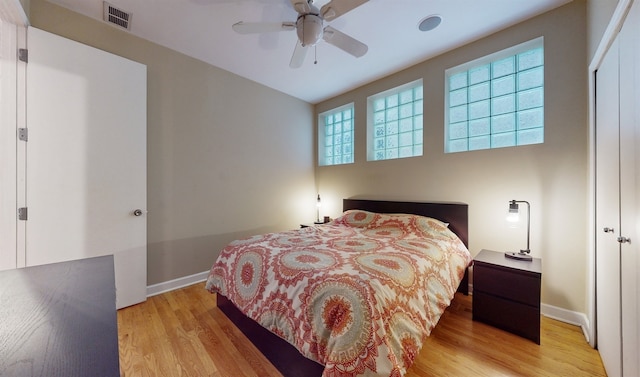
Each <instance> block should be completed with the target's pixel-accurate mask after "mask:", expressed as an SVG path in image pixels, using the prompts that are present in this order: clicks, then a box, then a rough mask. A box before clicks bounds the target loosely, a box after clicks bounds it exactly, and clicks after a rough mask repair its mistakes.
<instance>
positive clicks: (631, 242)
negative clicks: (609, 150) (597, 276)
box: [618, 1, 640, 376]
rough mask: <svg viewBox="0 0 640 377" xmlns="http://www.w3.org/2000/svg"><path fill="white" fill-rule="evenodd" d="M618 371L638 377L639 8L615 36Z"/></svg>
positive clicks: (638, 5)
mask: <svg viewBox="0 0 640 377" xmlns="http://www.w3.org/2000/svg"><path fill="white" fill-rule="evenodd" d="M618 38H619V40H620V42H619V43H620V240H619V241H620V259H621V263H620V264H621V287H620V288H621V293H620V297H621V305H622V308H621V310H622V312H621V318H622V371H623V375H624V376H640V326H639V325H638V322H639V321H640V315H639V314H640V309H639V305H640V297H639V296H640V274H639V272H638V271H640V257H639V256H638V255H639V254H640V234H639V232H640V194H639V193H638V190H639V187H640V186H639V185H640V161H639V159H640V2H638V1H635V2H634V4H633V5H632V7H631V10H630V11H629V13H628V15H627V18H626V19H625V22H624V25H623V27H622V29H621V30H620V35H619V37H618Z"/></svg>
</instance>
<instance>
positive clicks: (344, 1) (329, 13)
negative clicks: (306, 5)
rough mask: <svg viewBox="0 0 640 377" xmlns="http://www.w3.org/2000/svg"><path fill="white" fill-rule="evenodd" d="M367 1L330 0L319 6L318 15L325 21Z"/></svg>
mask: <svg viewBox="0 0 640 377" xmlns="http://www.w3.org/2000/svg"><path fill="white" fill-rule="evenodd" d="M292 1H295V0H292ZM298 1H300V0H298ZM367 1H369V0H331V1H329V2H328V3H326V4H325V5H324V6H323V7H322V8H320V15H321V16H322V18H323V19H324V20H325V21H331V20H334V19H336V18H338V17H340V16H342V15H343V14H345V13H347V12H349V11H350V10H352V9H355V8H357V7H359V6H360V5H362V4H364V3H366V2H367Z"/></svg>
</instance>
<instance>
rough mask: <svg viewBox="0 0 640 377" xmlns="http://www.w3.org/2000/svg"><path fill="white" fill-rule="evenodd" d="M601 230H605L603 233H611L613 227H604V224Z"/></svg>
mask: <svg viewBox="0 0 640 377" xmlns="http://www.w3.org/2000/svg"><path fill="white" fill-rule="evenodd" d="M602 231H603V232H605V233H613V232H614V229H613V228H609V227H606V226H605V227H604V228H603V229H602Z"/></svg>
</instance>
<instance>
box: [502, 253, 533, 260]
mask: <svg viewBox="0 0 640 377" xmlns="http://www.w3.org/2000/svg"><path fill="white" fill-rule="evenodd" d="M504 256H505V257H506V258H511V259H517V260H523V261H532V260H533V257H532V256H531V255H529V254H525V253H512V252H508V253H504Z"/></svg>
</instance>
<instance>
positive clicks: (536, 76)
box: [518, 67, 544, 90]
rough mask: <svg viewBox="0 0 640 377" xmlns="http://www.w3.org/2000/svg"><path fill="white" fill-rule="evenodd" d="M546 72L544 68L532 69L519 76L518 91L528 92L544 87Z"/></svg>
mask: <svg viewBox="0 0 640 377" xmlns="http://www.w3.org/2000/svg"><path fill="white" fill-rule="evenodd" d="M543 83H544V70H543V69H542V67H538V68H534V69H530V70H528V71H525V72H522V73H520V74H519V75H518V90H526V89H531V88H535V87H539V86H542V84H543Z"/></svg>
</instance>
